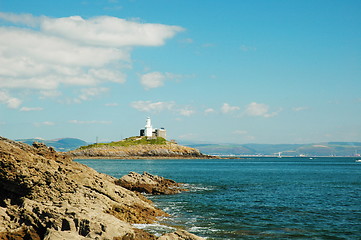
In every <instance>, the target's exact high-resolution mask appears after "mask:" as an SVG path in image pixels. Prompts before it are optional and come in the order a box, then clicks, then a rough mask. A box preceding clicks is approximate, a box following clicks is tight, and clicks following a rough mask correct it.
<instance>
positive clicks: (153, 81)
mask: <svg viewBox="0 0 361 240" xmlns="http://www.w3.org/2000/svg"><path fill="white" fill-rule="evenodd" d="M182 77H184V76H182V75H179V74H173V73H168V72H166V73H161V72H150V73H146V74H142V75H140V83H141V84H142V85H143V87H144V89H146V90H149V89H152V88H158V87H162V86H163V85H164V83H165V81H171V80H177V79H180V78H182Z"/></svg>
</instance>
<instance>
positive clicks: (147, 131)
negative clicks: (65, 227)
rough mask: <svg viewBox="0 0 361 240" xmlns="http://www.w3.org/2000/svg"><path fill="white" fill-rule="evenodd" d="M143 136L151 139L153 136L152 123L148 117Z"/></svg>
mask: <svg viewBox="0 0 361 240" xmlns="http://www.w3.org/2000/svg"><path fill="white" fill-rule="evenodd" d="M144 136H146V137H152V136H153V127H152V123H151V121H150V117H148V118H147V121H146V124H145V129H144Z"/></svg>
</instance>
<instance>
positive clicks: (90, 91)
mask: <svg viewBox="0 0 361 240" xmlns="http://www.w3.org/2000/svg"><path fill="white" fill-rule="evenodd" d="M108 91H109V89H108V88H104V87H102V88H84V89H81V90H80V92H81V93H80V95H79V97H78V98H77V100H79V101H87V100H90V99H91V98H93V97H96V96H99V95H101V94H103V93H106V92H108Z"/></svg>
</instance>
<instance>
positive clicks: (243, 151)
mask: <svg viewBox="0 0 361 240" xmlns="http://www.w3.org/2000/svg"><path fill="white" fill-rule="evenodd" d="M184 145H185V146H188V147H193V148H197V149H199V150H200V151H201V152H202V153H204V154H209V155H278V153H281V155H282V156H360V155H359V154H360V153H361V143H360V142H327V143H316V144H196V143H193V144H192V143H189V142H188V143H186V144H184Z"/></svg>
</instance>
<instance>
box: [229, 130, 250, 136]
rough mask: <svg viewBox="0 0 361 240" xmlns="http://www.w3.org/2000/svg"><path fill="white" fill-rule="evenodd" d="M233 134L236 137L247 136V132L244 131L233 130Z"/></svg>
mask: <svg viewBox="0 0 361 240" xmlns="http://www.w3.org/2000/svg"><path fill="white" fill-rule="evenodd" d="M233 133H234V134H236V135H246V134H248V132H247V131H244V130H235V131H234V132H233Z"/></svg>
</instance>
